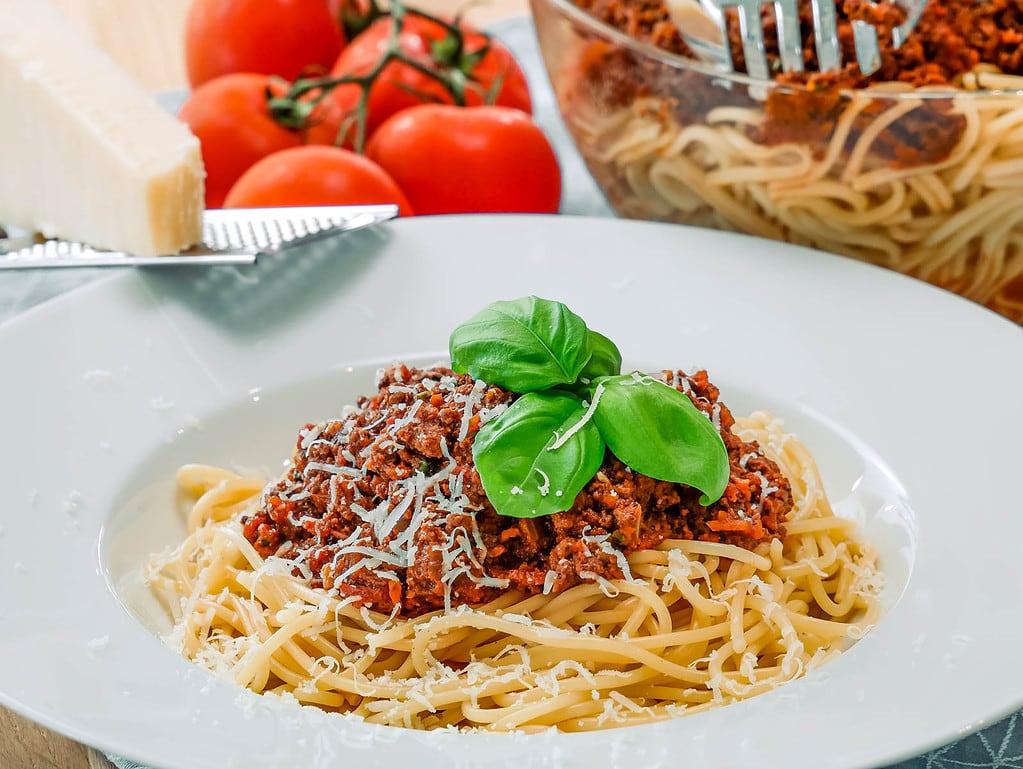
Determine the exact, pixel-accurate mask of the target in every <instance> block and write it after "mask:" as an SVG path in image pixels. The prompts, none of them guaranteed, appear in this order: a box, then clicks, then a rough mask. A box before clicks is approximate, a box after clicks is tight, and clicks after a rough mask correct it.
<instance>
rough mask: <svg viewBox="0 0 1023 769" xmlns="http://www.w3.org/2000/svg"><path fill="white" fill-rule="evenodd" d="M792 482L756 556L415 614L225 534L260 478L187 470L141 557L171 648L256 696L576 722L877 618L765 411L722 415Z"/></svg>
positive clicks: (798, 667) (847, 633)
mask: <svg viewBox="0 0 1023 769" xmlns="http://www.w3.org/2000/svg"><path fill="white" fill-rule="evenodd" d="M737 431H738V432H740V434H741V435H742V437H744V439H746V440H757V441H759V442H760V444H761V446H762V447H763V449H764V451H765V453H766V454H767V455H768V456H770V457H771V458H773V459H775V461H777V462H778V463H779V465H780V467H781V469H782V471H783V473H784V474H785V475H786V476H787V477H788V478H789V479H790V481H791V484H792V491H793V496H794V500H795V507H794V509H793V512H792V514H791V516H790V518H789V522H788V523H787V531H786V534H785V536H784V537H783V538H775V539H772V540H769V541H766V542H764V543H762V544H761V545H760V546H758V547H757V548H756V549H755V550H752V551H751V550H746V549H743V548H740V547H737V546H734V545H726V544H721V543H713V542H702V541H689V540H667V541H665V542H663V543H662V545H661V546H659V547H658V548H656V549H650V550H640V551H637V552H635V553H633V554H632V555H631V556H629V566H630V569H631V574H632V579H631V580H629V579H623V580H606V579H602V578H601V579H599V580H597V581H595V582H591V583H586V584H582V585H577V586H575V587H572V588H570V589H568V590H566V591H564V592H561V593H558V594H554V595H524V594H520V593H517V592H514V591H510V592H506V593H504V594H502V595H501V596H500V597H499V598H497V599H496V600H494V601H492V602H491V603H489V604H487V605H484V606H480V607H476V608H469V607H466V606H461V607H458V608H454V609H452V610H450V611H443V610H442V611H437V612H432V613H429V614H424V615H422V616H419V617H414V618H401V617H397V616H393V615H392V616H388V615H385V614H382V613H379V612H374V611H370V610H368V609H366V608H360V607H358V606H357V605H355V604H354V603H353V602H352V601H351V600H343V599H341V598H339V597H338V594H337V592H336V591H325V590H321V589H314V588H312V587H310V586H309V584H308V582H307V581H306V580H305V579H303V578H302V577H301V576H295V574H294V571H295V564H294V563H292V562H288V561H285V560H282V559H280V558H277V557H270V558H268V559H266V560H264V559H263V558H262V557H261V556H260V555H259V554H258V553H257V552H256V551H255V550H254V549H253V547H252V545H250V543H249V542H248V541H247V540H246V539H245V537H244V536H243V535H242V532H241V524H240V518H241V516H242V515H244V514H245V513H246V511H249V510H251V509H252V507H253V506H254V505H255V504H257V503H258V500H259V496H260V492H261V490H262V488H263V482H262V481H260V480H255V479H248V478H241V477H238V476H236V475H234V474H233V473H230V472H228V471H226V470H219V469H216V468H210V467H205V466H194V465H193V466H186V467H184V468H182V469H181V470H180V471H179V475H178V480H179V483H180V485H181V487H182V488H184V489H185V490H187V491H189V492H190V493H192V494H193V495H196V496H197V497H198V499H197V501H196V502H195V505H194V507H193V508H192V512H191V515H190V517H189V521H188V525H189V535H188V538H187V540H186V541H185V542H184V543H183V544H182V545H181V546H180V547H178V548H176V549H175V550H173V551H171V552H169V553H165V554H163V555H161V556H158V557H156V558H154V559H153V560H152V562H151V563H150V564H149V566H148V567H147V580H148V582H149V584H150V585H151V587H152V588H153V589H154V591H155V592H156V593H157V594H158V595H159V596H162V598H163V600H164V601H165V603H166V605H167V607H168V608H169V610H170V611H171V612H172V613H173V616H174V620H175V625H174V630H173V632H172V633H171V634H170V636H169V637H168V641H169V642H170V643H171V644H172V645H173V646H174V647H175V648H176V649H178V650H179V651H180V652H181V653H183V654H184V655H185V656H187V657H188V658H190V659H192V660H194V661H195V662H197V663H199V664H201V665H203V666H205V667H207V668H209V669H210V670H212V671H214V672H215V673H217V674H218V675H221V676H223V677H225V678H227V679H229V680H232V681H234V682H236V683H238V684H240V685H242V686H246V687H248V688H250V689H252V690H254V691H256V692H274V693H278V694H282V695H285V696H288V697H294V698H295V699H296V700H298V701H299V702H302V703H307V704H312V705H317V706H320V707H323V708H326V709H328V710H333V711H340V712H343V713H349V714H352V715H354V716H357V717H360V718H363V719H365V720H366V721H369V722H373V723H379V724H387V725H392V726H401V727H411V728H419V729H436V728H461V729H466V728H468V729H480V730H496V731H507V730H526V731H529V730H539V729H549V728H557V729H559V730H564V731H581V730H589V729H599V728H606V727H614V726H624V725H630V724H636V723H642V722H647V721H652V720H659V719H665V718H670V717H673V716H676V715H680V714H688V713H693V712H698V711H701V710H704V709H707V708H711V707H715V706H718V705H722V704H725V703H728V702H732V701H735V700H739V699H743V698H746V697H750V696H753V695H756V694H759V693H762V692H765V691H768V690H770V689H772V688H774V687H776V686H778V685H780V684H782V683H784V682H786V681H791V680H793V679H795V678H798V677H799V676H801V675H802V674H804V673H805V672H806V671H808V670H811V669H813V668H816V667H817V666H819V665H821V664H822V663H824V662H825V661H827V660H829V659H830V658H831V657H832V656H834V655H835V654H837V653H839V652H840V651H842V650H843V649H844V648H845V647H846V646H847V645H848V644H849V643H850V642H852V641H853V640H855V639H857V638H859V637H860V636H861V635H862V634H863V633H864V632H865V631H866V630H867V629H869V628H870V627H871V626H872V625H873V624H874V623H875V622H876V621H877V619H878V617H879V614H880V604H879V598H878V596H879V593H880V589H881V586H882V578H881V574H880V572H879V571H878V569H877V565H876V554H875V552H874V550H873V548H872V547H870V546H869V545H867V544H865V543H864V542H863V541H861V539H860V538H859V534H858V532H857V529H856V526H855V524H853V523H852V522H851V521H848V520H846V519H843V518H839V517H836V516H835V515H834V514H833V513H832V511H831V509H830V507H829V505H828V502H827V499H826V497H825V494H824V491H823V488H822V485H821V482H820V478H819V476H818V473H817V469H816V466H815V464H814V462H813V459H812V457H811V456H810V454H809V452H808V451H807V449H806V448H805V447H804V446H803V445H802V444H800V443H799V442H798V441H797V440H795V438H793V437H792V436H790V435H788V434H786V433H784V432H783V430H782V428H781V425H780V423H779V422H778V421H777V420H774V419H772V418H771V417H770V416H769V415H767V414H763V413H760V414H756V415H754V416H752V417H750V418H748V419H745V420H740V421H739V422H737Z"/></svg>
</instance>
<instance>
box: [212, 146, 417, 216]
mask: <svg viewBox="0 0 1023 769" xmlns="http://www.w3.org/2000/svg"><path fill="white" fill-rule="evenodd" d="M361 203H366V204H371V203H397V204H398V210H399V213H400V214H401V215H402V216H410V215H411V214H412V213H413V208H412V206H411V205H409V201H408V198H407V197H406V196H405V195H404V194H403V193H402V191H401V189H399V187H398V185H397V184H395V182H394V180H393V179H392V178H391V177H390V176H389V175H388V174H387V172H386V171H384V170H383V169H382V168H381V167H380V166H378V165H377V164H376V163H374V162H373V161H372V160H370V159H369V158H367V157H365V156H363V155H358V154H356V153H354V152H352V151H350V150H346V149H342V148H340V147H324V146H319V145H308V146H303V147H294V148H292V149H287V150H282V151H281V152H276V153H274V154H273V155H268V156H267V157H265V158H263V159H262V160H260V161H259V162H258V163H256V164H255V165H253V166H252V167H251V168H250V169H249V170H248V171H246V172H245V173H244V174H242V177H241V178H240V179H239V180H238V181H237V182H236V183H235V185H234V187H232V188H231V191H230V192H229V193H228V195H227V200H226V201H225V202H224V206H225V208H261V207H267V206H334V205H355V204H361Z"/></svg>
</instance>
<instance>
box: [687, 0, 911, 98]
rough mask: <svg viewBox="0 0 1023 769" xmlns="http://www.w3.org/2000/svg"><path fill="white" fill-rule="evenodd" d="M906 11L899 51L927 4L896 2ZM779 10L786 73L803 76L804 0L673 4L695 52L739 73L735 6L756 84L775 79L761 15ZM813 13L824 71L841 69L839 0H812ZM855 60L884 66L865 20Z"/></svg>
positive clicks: (856, 33)
mask: <svg viewBox="0 0 1023 769" xmlns="http://www.w3.org/2000/svg"><path fill="white" fill-rule="evenodd" d="M895 1H896V2H897V4H898V5H899V7H901V8H902V9H903V10H904V11H905V12H906V20H905V21H904V22H903V23H902V24H901V25H899V26H898V27H896V28H895V29H893V30H892V45H893V46H894V47H895V48H900V47H901V46H902V44H903V43H905V42H906V39H907V38H908V37H909V35H910V33H911V32H912V31H913V30H914V29H915V28H916V25H917V23H918V22H919V21H920V16H921V15H922V14H923V12H924V8H925V7H926V6H927V2H928V0H895ZM768 3H769V4H771V5H773V6H774V13H775V17H776V19H777V22H778V50H779V58H780V60H781V69H782V71H784V72H802V71H803V70H804V65H803V38H802V33H801V30H800V27H799V0H768V2H764V0H668V8H669V11H670V13H671V17H672V20H673V21H674V22H675V26H676V27H678V30H679V33H680V34H681V35H682V38H683V39H684V40H685V41H686V43H687V44H688V45H689V47H690V48H692V49H693V51H694V52H695V53H696V54H697V56H699V57H700V58H703V59H706V60H708V61H710V62H712V63H714V64H715V65H717V66H718V67H719V68H720V69H722V70H723V71H727V72H735V64H734V62H733V61H732V52H731V49H730V47H729V45H728V29H727V22H726V18H725V9H726V8H734V9H735V10H736V11H737V13H738V16H739V33H740V37H741V42H742V53H743V57H744V58H745V59H746V73H747V74H748V75H749V76H750V77H751V78H754V79H756V80H770V78H771V76H770V69H769V67H768V63H767V52H766V46H765V43H764V28H763V23H762V20H761V16H760V9H761V7H762V6H763V5H766V4H768ZM810 3H811V6H812V9H813V32H814V45H815V47H816V51H817V63H818V66H819V68H820V70H821V71H822V72H827V71H830V70H834V69H838V68H839V67H841V66H842V50H841V47H840V46H839V42H838V23H837V15H836V12H835V2H834V0H810ZM852 27H853V42H854V44H855V48H856V62H857V64H858V65H859V68H860V71H861V72H862V73H863V74H864V75H871V74H873V73H874V72H877V70H878V69H880V68H881V49H880V45H879V38H878V34H877V30H876V29H874V27H873V26H872V25H870V24H868V23H867V22H865V21H861V20H855V21H853V23H852Z"/></svg>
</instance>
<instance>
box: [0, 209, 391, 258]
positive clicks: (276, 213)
mask: <svg viewBox="0 0 1023 769" xmlns="http://www.w3.org/2000/svg"><path fill="white" fill-rule="evenodd" d="M397 215H398V207H397V206H396V205H392V204H384V205H372V206H296V207H293V208H238V209H211V210H208V211H206V212H205V213H204V214H203V236H202V243H200V244H199V245H198V246H195V247H193V248H191V249H188V250H187V251H184V252H182V253H180V254H167V255H165V256H136V255H133V254H126V253H123V252H120V251H103V250H100V249H96V248H93V247H91V246H89V245H87V244H85V243H77V242H72V241H67V240H40V239H39V238H38V236H36V235H35V234H33V233H28V232H14V231H13V229H9V230H8V231H7V233H6V234H7V237H0V270H18V269H48V268H56V267H60V268H74V267H171V266H180V265H197V264H205V265H226V264H236V265H237V264H253V263H254V262H255V261H256V260H257V259H258V257H259V256H260V255H263V254H272V253H275V252H278V251H282V250H284V249H287V248H290V247H292V246H295V245H298V244H300V243H307V242H309V241H311V240H318V239H320V238H324V237H328V236H330V235H334V234H336V233H339V232H348V231H352V230H358V229H362V228H363V227H369V226H371V225H373V224H377V223H378V222H383V221H387V220H388V219H393V218H394V217H395V216H397ZM2 232H3V230H0V233H2Z"/></svg>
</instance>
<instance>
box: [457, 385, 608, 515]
mask: <svg viewBox="0 0 1023 769" xmlns="http://www.w3.org/2000/svg"><path fill="white" fill-rule="evenodd" d="M587 417H588V413H587V409H586V408H585V407H584V406H583V403H582V401H581V400H580V399H579V398H577V397H576V396H574V395H569V394H567V393H566V394H562V393H542V394H541V393H529V394H527V395H523V396H522V397H521V398H519V399H518V400H517V401H515V402H514V403H513V404H512V405H511V406H509V407H508V409H507V410H506V411H505V412H504V413H502V414H501V416H499V417H498V418H497V419H494V420H492V421H490V422H487V423H486V424H485V425H483V427H481V428H480V431H479V433H477V435H476V439H475V440H474V441H473V445H472V456H473V459H474V460H475V462H476V469H477V470H478V471H479V474H480V480H481V481H482V482H483V489H484V491H486V493H487V498H488V499H489V500H490V503H491V504H492V505H493V506H494V509H495V510H496V511H497V512H498V513H500V514H501V515H510V516H514V517H516V518H535V517H538V516H541V515H550V514H551V513H558V512H561V511H562V510H568V509H569V508H570V507H571V506H572V504H573V502H575V498H576V496H578V494H579V492H580V491H582V488H583V486H585V485H586V484H587V483H588V482H589V481H590V479H591V478H593V476H594V475H596V473H597V470H599V469H600V466H601V464H602V463H603V462H604V440H603V439H602V438H601V437H600V432H599V431H598V430H597V427H596V425H595V424H594V423H593V421H592V420H590V419H587Z"/></svg>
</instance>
